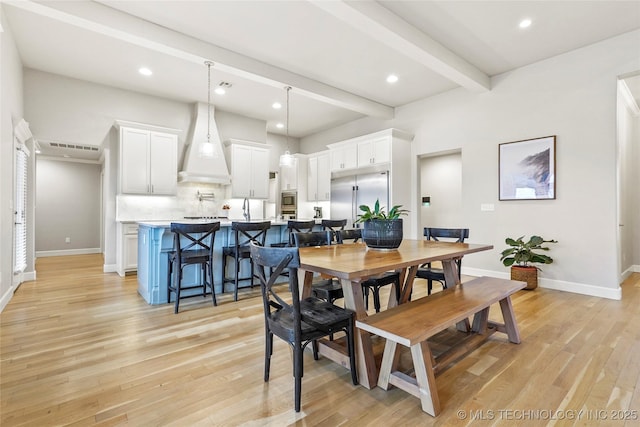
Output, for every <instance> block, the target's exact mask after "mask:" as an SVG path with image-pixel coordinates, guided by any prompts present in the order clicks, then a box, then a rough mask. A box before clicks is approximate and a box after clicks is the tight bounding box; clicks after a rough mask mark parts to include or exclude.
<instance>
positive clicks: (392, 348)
mask: <svg viewBox="0 0 640 427" xmlns="http://www.w3.org/2000/svg"><path fill="white" fill-rule="evenodd" d="M525 286H526V283H525V282H518V281H514V280H505V279H496V278H491V277H479V278H476V279H473V280H471V281H469V282H466V283H463V284H462V285H459V286H455V287H453V288H449V289H446V290H444V291H442V292H439V293H436V294H433V295H431V296H429V297H425V298H420V299H418V300H415V301H410V302H408V303H405V304H401V305H399V306H397V307H393V308H391V309H388V310H386V311H383V312H381V313H377V314H375V315H372V316H369V317H367V318H364V319H362V320H358V321H356V326H357V327H358V328H360V329H362V330H365V331H368V332H370V333H373V334H375V335H378V336H381V337H383V338H386V344H385V347H384V353H383V356H382V364H381V367H380V375H379V378H378V387H381V388H382V389H384V390H387V389H388V388H389V385H390V384H391V385H394V386H396V387H398V388H400V389H402V390H404V391H406V392H408V393H410V394H412V395H414V396H416V397H419V398H420V401H421V404H422V410H423V411H425V412H426V413H428V414H430V415H433V416H436V415H438V413H439V412H440V401H439V399H438V392H437V389H436V383H435V375H436V374H437V373H439V372H441V371H442V370H443V369H444V368H445V367H447V366H448V365H450V364H451V363H452V362H454V361H455V360H457V359H458V358H460V357H461V356H463V355H465V354H467V353H469V352H471V351H472V350H474V349H475V348H477V347H478V346H480V345H481V344H482V343H483V342H484V341H485V340H486V339H487V338H488V337H489V336H490V335H491V334H493V333H494V332H496V331H500V332H503V333H506V334H507V336H508V338H509V341H510V342H512V343H516V344H518V343H520V332H519V331H518V326H517V324H516V318H515V315H514V313H513V307H512V305H511V298H510V295H511V294H513V293H515V292H516V291H518V290H520V289H522V288H524V287H525ZM495 303H500V309H501V311H502V317H503V319H504V324H499V323H495V322H489V307H490V306H491V305H492V304H495ZM470 316H473V323H472V325H470V328H469V330H468V331H466V333H464V334H461V335H462V336H463V337H464V338H463V339H462V340H461V342H460V343H459V344H457V345H456V346H455V347H453V348H451V349H449V350H447V351H445V352H444V353H442V354H440V355H439V356H438V357H437V358H436V357H433V355H432V353H431V349H430V348H429V344H428V343H427V339H429V338H431V337H433V336H434V335H435V334H437V333H439V332H441V331H443V330H445V329H447V328H449V327H450V326H452V325H454V324H458V325H463V324H464V323H463V322H467V324H468V318H469V317H470ZM398 344H401V345H403V346H406V347H409V348H410V349H411V357H412V359H413V365H414V371H415V378H413V377H412V376H409V375H407V374H405V373H403V372H400V371H398V370H397V367H398V361H399V353H398V350H399V349H398V348H397V345H398Z"/></svg>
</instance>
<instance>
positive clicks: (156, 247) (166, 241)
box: [138, 219, 287, 304]
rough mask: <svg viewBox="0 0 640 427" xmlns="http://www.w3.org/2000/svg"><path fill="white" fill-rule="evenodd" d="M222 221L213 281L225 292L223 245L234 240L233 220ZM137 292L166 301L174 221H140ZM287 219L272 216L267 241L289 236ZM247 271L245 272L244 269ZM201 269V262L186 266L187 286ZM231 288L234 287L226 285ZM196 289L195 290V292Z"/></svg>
mask: <svg viewBox="0 0 640 427" xmlns="http://www.w3.org/2000/svg"><path fill="white" fill-rule="evenodd" d="M214 221H220V230H219V231H217V232H216V237H215V242H214V246H213V248H214V262H213V281H214V288H215V292H216V294H219V293H222V248H223V247H225V246H229V245H232V244H233V242H234V235H233V231H231V221H230V220H226V219H225V220H214ZM174 222H208V221H205V220H192V221H184V220H181V221H174ZM138 226H139V227H138V293H139V294H140V295H142V297H143V298H144V299H145V301H147V302H148V303H149V304H166V303H167V272H168V256H167V252H169V251H171V250H172V249H173V233H171V230H170V227H171V221H138ZM286 230H287V222H286V221H281V220H272V221H271V228H270V229H269V230H268V232H267V240H266V244H267V245H270V244H271V243H278V242H281V241H283V239H286V236H287V231H286ZM242 262H244V263H246V264H247V265H246V266H245V265H242V266H241V268H242V271H243V272H246V271H248V268H249V267H248V263H249V260H244V261H242ZM233 265H234V264H233V263H232V262H230V263H228V264H227V275H228V276H231V275H232V274H233ZM243 275H244V273H243ZM200 281H201V270H200V268H198V266H194V265H192V266H187V267H185V269H184V276H183V283H184V285H185V286H188V285H190V284H196V283H201V282H200ZM243 283H247V282H243ZM227 289H228V290H231V289H230V287H229V286H227ZM195 291H197V290H192V292H195Z"/></svg>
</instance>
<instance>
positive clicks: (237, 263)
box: [233, 257, 240, 301]
mask: <svg viewBox="0 0 640 427" xmlns="http://www.w3.org/2000/svg"><path fill="white" fill-rule="evenodd" d="M235 260H236V271H235V281H234V294H233V300H234V301H238V282H239V280H238V275H239V274H240V258H237V257H236V258H235Z"/></svg>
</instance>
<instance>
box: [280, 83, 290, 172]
mask: <svg viewBox="0 0 640 427" xmlns="http://www.w3.org/2000/svg"><path fill="white" fill-rule="evenodd" d="M285 90H286V91H287V120H286V126H287V149H286V150H285V152H284V154H283V155H281V156H280V166H291V165H293V156H292V155H291V153H290V152H289V92H290V91H291V86H286V87H285Z"/></svg>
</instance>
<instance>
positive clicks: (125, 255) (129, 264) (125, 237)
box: [117, 222, 138, 276]
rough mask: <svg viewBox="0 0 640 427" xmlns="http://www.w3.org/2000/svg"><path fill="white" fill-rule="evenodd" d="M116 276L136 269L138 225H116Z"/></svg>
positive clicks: (128, 223)
mask: <svg viewBox="0 0 640 427" xmlns="http://www.w3.org/2000/svg"><path fill="white" fill-rule="evenodd" d="M118 237H119V239H118V256H117V261H118V274H119V275H120V276H124V275H125V274H126V273H130V272H134V271H136V270H137V269H138V224H137V223H130V222H122V223H118Z"/></svg>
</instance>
